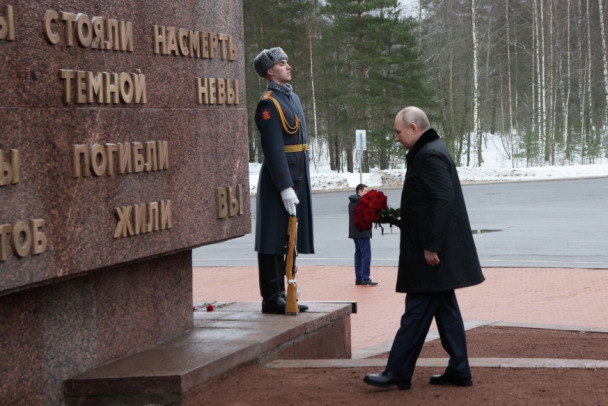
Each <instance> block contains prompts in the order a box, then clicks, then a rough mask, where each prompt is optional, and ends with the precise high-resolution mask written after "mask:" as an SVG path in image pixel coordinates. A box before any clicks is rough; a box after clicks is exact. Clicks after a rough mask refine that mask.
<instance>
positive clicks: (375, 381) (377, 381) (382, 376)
mask: <svg viewBox="0 0 608 406" xmlns="http://www.w3.org/2000/svg"><path fill="white" fill-rule="evenodd" d="M363 382H365V383H366V384H368V385H372V386H377V387H379V388H390V387H391V386H397V388H399V390H408V389H410V388H411V387H412V381H411V380H410V379H406V378H403V377H401V376H397V375H393V374H392V373H390V372H386V371H383V372H380V373H379V374H367V375H365V378H363Z"/></svg>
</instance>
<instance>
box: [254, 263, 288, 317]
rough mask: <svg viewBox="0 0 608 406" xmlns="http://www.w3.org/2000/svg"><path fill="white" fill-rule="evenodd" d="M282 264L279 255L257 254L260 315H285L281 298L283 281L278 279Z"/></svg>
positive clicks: (283, 301) (283, 302)
mask: <svg viewBox="0 0 608 406" xmlns="http://www.w3.org/2000/svg"><path fill="white" fill-rule="evenodd" d="M282 263H283V257H282V256H280V255H265V254H258V277H259V282H260V294H261V295H262V313H269V314H285V299H283V297H282V296H281V288H282V287H283V285H284V281H283V279H284V278H282V279H280V278H279V277H278V275H277V274H278V271H277V270H278V269H280V265H281V264H282Z"/></svg>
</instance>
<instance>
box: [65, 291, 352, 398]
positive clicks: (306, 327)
mask: <svg viewBox="0 0 608 406" xmlns="http://www.w3.org/2000/svg"><path fill="white" fill-rule="evenodd" d="M307 304H308V305H309V306H310V308H311V309H310V311H308V312H305V313H301V314H299V315H298V316H282V315H268V314H262V313H261V311H260V303H234V304H230V305H227V306H225V307H220V308H219V309H216V310H214V311H213V312H207V311H197V312H195V313H194V328H193V329H192V330H190V331H188V332H187V333H186V334H183V335H182V336H180V337H177V338H175V339H172V340H169V341H167V342H164V343H162V344H159V345H156V346H153V347H150V348H148V349H146V350H143V351H141V352H139V353H137V354H134V355H131V356H129V357H126V358H123V359H120V360H118V361H115V362H112V363H109V364H106V365H103V366H101V367H98V368H95V369H93V370H90V371H88V372H85V373H82V374H79V375H77V376H74V377H72V378H71V379H68V380H67V381H66V382H65V396H66V404H67V405H79V406H85V405H86V406H92V405H94V406H97V405H130V406H139V405H141V406H144V405H150V404H154V405H172V406H174V405H183V406H186V405H187V394H188V392H189V391H191V390H193V389H195V388H196V387H197V386H199V385H201V384H203V383H204V382H205V381H207V380H208V379H210V378H212V377H214V376H217V375H219V374H222V373H224V372H226V371H228V370H230V369H232V368H234V367H236V366H238V365H241V364H244V363H248V362H258V363H260V364H264V363H266V362H269V361H273V360H276V359H324V358H332V359H334V358H350V356H351V347H350V341H351V340H350V338H351V337H350V334H351V331H350V315H351V305H350V304H348V305H346V304H337V303H322V302H315V303H307ZM209 401H212V399H209Z"/></svg>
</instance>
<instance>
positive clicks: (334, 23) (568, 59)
mask: <svg viewBox="0 0 608 406" xmlns="http://www.w3.org/2000/svg"><path fill="white" fill-rule="evenodd" d="M603 2H604V0H532V1H530V0H450V1H444V0H415V3H416V4H415V5H416V6H417V7H416V8H415V12H414V13H412V12H411V11H412V9H411V8H409V9H407V8H404V6H403V5H402V4H400V3H399V2H398V1H397V0H325V1H320V0H273V1H268V0H266V1H262V0H243V15H244V27H245V60H246V67H247V68H246V86H247V89H246V91H247V108H248V112H249V157H250V161H252V162H261V160H262V159H263V154H262V150H261V147H260V140H259V133H258V131H257V129H256V127H255V123H254V121H253V117H252V114H253V111H254V109H255V105H256V104H257V101H258V97H259V95H260V94H261V93H262V92H263V90H264V89H265V81H264V80H263V79H260V78H258V77H257V75H256V74H255V72H254V71H253V69H252V68H251V66H252V63H253V58H255V56H256V55H257V54H258V53H259V52H260V51H261V50H262V49H264V48H271V47H275V46H280V47H282V48H283V49H284V50H285V51H286V52H287V54H288V55H289V64H290V65H291V66H292V72H293V81H292V85H293V86H294V90H295V91H296V93H298V95H299V96H300V99H301V100H302V103H303V105H304V106H303V107H304V111H305V114H306V121H307V126H308V134H309V137H310V144H311V146H310V147H311V150H312V156H313V159H319V157H320V156H326V157H328V160H329V164H330V166H331V169H332V170H336V171H349V172H353V171H354V170H355V167H357V166H358V164H359V159H358V158H360V161H361V164H362V168H363V171H364V172H366V171H368V170H369V168H370V167H373V168H378V169H391V168H395V167H403V165H404V153H403V150H402V148H401V147H400V146H399V145H397V144H396V143H395V142H394V131H393V120H394V116H395V114H396V113H397V111H398V110H399V109H401V108H402V107H404V106H406V105H416V106H419V107H421V108H423V109H425V110H426V111H427V113H428V114H429V117H430V119H431V121H432V122H433V125H434V127H436V128H437V130H438V132H439V133H440V135H441V136H442V138H443V140H444V142H445V143H446V144H447V145H448V148H449V149H450V151H451V152H452V154H453V155H454V157H455V159H456V161H457V162H459V163H460V165H464V166H473V165H480V164H481V163H482V162H483V161H484V150H486V149H487V142H488V134H493V135H495V136H494V137H492V139H499V140H500V141H501V142H502V145H501V150H502V151H503V153H504V154H505V156H506V157H508V158H509V159H511V162H512V165H513V166H514V167H515V166H519V165H528V166H538V165H545V164H550V165H567V164H578V163H593V162H595V161H597V160H598V159H600V158H602V157H603V156H604V155H605V154H606V152H607V147H606V143H607V137H606V126H607V125H608V62H607V50H606V33H605V27H604V20H605V17H604V16H605V13H606V11H605V10H604V9H605V7H604V4H603ZM357 129H364V130H366V132H367V151H364V153H363V155H362V156H361V157H357V151H355V130H357Z"/></svg>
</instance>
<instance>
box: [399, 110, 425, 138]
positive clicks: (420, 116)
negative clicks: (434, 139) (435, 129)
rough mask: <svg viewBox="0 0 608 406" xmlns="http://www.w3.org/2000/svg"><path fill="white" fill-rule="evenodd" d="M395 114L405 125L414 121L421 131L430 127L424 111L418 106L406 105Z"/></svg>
mask: <svg viewBox="0 0 608 406" xmlns="http://www.w3.org/2000/svg"><path fill="white" fill-rule="evenodd" d="M397 115H398V116H401V121H402V122H403V124H405V125H406V126H407V125H409V124H411V123H414V124H416V125H417V126H418V128H419V129H420V131H423V132H424V131H426V130H428V129H429V128H431V123H430V122H429V119H428V117H427V116H426V113H425V112H424V111H422V109H420V108H418V107H414V106H408V107H406V108H404V109H402V110H401V111H400V112H399V113H397Z"/></svg>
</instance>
